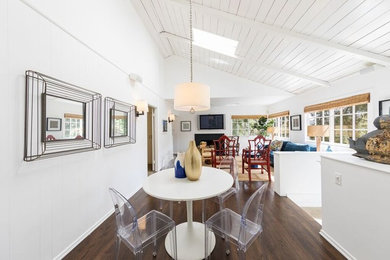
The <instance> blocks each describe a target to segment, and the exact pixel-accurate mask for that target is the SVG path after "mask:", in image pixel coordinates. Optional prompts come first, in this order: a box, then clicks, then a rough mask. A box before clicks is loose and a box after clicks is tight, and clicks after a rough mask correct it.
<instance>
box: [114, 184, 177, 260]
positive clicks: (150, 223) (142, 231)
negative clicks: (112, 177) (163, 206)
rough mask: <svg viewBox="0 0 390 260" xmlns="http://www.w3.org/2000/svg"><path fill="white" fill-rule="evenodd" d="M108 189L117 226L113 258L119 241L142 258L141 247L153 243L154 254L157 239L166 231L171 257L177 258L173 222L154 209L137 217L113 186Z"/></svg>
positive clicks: (116, 253)
mask: <svg viewBox="0 0 390 260" xmlns="http://www.w3.org/2000/svg"><path fill="white" fill-rule="evenodd" d="M109 191H110V195H111V198H112V201H113V203H114V207H115V213H114V214H115V220H116V226H117V231H116V252H115V259H118V256H119V250H120V244H121V242H123V243H124V244H125V245H126V246H127V247H128V248H129V249H130V250H131V251H132V252H133V254H134V255H135V256H136V258H137V259H142V253H143V249H144V248H145V247H146V246H148V245H150V244H153V256H156V255H157V239H159V238H161V237H163V236H165V235H166V234H168V233H169V234H168V236H169V237H170V238H169V240H170V246H171V252H173V258H174V259H177V248H176V225H175V222H174V221H173V220H172V219H171V218H170V217H168V216H167V215H164V214H162V213H161V212H158V211H156V210H152V211H150V212H148V213H147V214H145V215H144V216H142V217H140V218H137V215H136V213H135V210H134V208H133V206H132V205H131V204H130V203H129V202H128V201H127V200H126V198H125V197H124V196H123V195H122V194H120V193H119V192H118V191H117V190H115V189H113V188H109ZM170 231H172V232H170ZM148 259H150V257H148Z"/></svg>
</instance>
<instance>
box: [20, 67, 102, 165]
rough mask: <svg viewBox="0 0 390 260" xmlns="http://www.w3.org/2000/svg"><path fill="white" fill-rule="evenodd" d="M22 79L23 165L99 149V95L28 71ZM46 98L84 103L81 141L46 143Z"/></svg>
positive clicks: (47, 141) (68, 140)
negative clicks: (24, 87) (23, 116)
mask: <svg viewBox="0 0 390 260" xmlns="http://www.w3.org/2000/svg"><path fill="white" fill-rule="evenodd" d="M25 75H26V99H25V127H24V161H26V162H31V161H34V160H37V159H45V158H51V157H56V156H61V155H66V154H73V153H79V152H85V151H91V150H98V149H100V148H101V105H102V96H101V94H99V93H96V92H93V91H90V90H87V89H84V88H81V87H79V86H76V85H73V84H70V83H67V82H64V81H62V80H58V79H55V78H53V77H50V76H47V75H44V74H42V73H39V72H35V71H31V70H27V71H26V73H25ZM47 96H52V97H56V98H60V99H65V100H71V101H76V102H80V103H83V107H84V108H83V110H84V115H83V116H84V120H83V121H84V122H83V127H84V129H83V132H84V136H83V138H82V139H77V138H76V139H71V140H70V139H67V140H54V141H53V140H51V141H49V140H47V138H46V98H47Z"/></svg>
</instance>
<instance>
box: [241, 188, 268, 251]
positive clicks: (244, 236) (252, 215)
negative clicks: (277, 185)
mask: <svg viewBox="0 0 390 260" xmlns="http://www.w3.org/2000/svg"><path fill="white" fill-rule="evenodd" d="M266 189H267V185H266V184H263V185H262V186H261V187H260V188H259V189H258V190H257V191H255V192H254V193H253V194H252V196H251V197H250V198H249V199H248V201H247V202H246V203H245V206H244V209H243V210H242V214H241V226H240V232H239V236H238V244H239V246H240V247H242V248H241V249H242V250H244V251H246V249H247V247H248V246H249V245H250V244H251V243H252V242H253V241H251V239H252V238H253V234H254V233H261V232H262V231H263V228H262V225H261V223H262V221H263V211H264V197H265V196H264V192H265V190H266Z"/></svg>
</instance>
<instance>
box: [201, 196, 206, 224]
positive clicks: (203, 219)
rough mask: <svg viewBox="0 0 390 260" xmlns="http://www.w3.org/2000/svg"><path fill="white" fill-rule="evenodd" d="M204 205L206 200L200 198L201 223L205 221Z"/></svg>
mask: <svg viewBox="0 0 390 260" xmlns="http://www.w3.org/2000/svg"><path fill="white" fill-rule="evenodd" d="M205 205H206V200H202V223H204V222H205V214H206V213H205Z"/></svg>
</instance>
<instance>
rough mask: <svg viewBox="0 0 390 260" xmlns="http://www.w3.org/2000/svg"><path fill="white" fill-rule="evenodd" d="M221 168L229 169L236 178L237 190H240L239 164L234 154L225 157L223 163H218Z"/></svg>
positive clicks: (234, 178)
mask: <svg viewBox="0 0 390 260" xmlns="http://www.w3.org/2000/svg"><path fill="white" fill-rule="evenodd" d="M218 168H219V169H222V170H226V171H228V172H229V173H230V174H231V175H232V177H233V180H234V186H235V188H236V190H239V185H238V166H237V161H236V159H235V158H234V157H233V156H227V157H226V158H224V159H223V160H222V161H221V163H220V164H219V165H218Z"/></svg>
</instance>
